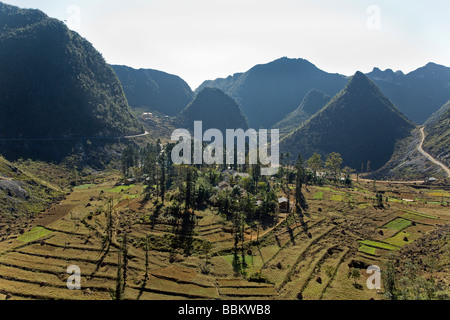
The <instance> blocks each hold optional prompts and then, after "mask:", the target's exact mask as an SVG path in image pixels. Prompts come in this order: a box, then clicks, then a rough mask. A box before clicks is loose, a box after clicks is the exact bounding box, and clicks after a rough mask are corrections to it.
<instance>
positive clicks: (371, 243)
mask: <svg viewBox="0 0 450 320" xmlns="http://www.w3.org/2000/svg"><path fill="white" fill-rule="evenodd" d="M359 243H360V244H363V245H366V246H369V247H374V248H380V249H386V250H398V249H399V248H398V247H396V246H395V245H392V244H389V243H384V242H380V241H373V240H363V241H360V242H359Z"/></svg>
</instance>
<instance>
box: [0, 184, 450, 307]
mask: <svg viewBox="0 0 450 320" xmlns="http://www.w3.org/2000/svg"><path fill="white" fill-rule="evenodd" d="M116 178H117V177H111V179H109V180H108V179H106V180H104V181H103V182H98V183H97V184H93V183H92V184H86V185H81V186H78V187H75V188H74V190H73V192H71V193H69V194H67V195H66V196H65V199H64V200H62V201H60V202H59V203H57V204H55V205H54V206H53V207H52V208H50V209H48V210H47V211H46V212H44V213H42V214H41V215H40V216H39V217H37V218H36V219H35V220H34V222H33V226H32V227H31V228H29V229H28V230H26V232H24V233H23V234H17V235H14V236H10V237H8V238H5V239H3V241H1V242H0V299H4V298H8V299H112V298H114V294H115V293H114V292H115V287H116V279H117V269H118V267H119V263H118V261H119V260H118V254H119V249H120V244H119V240H118V239H119V237H120V234H121V233H122V232H124V231H125V230H126V231H127V232H128V238H129V243H130V244H131V245H130V247H129V251H128V257H129V260H128V268H127V270H128V271H127V281H126V287H125V296H124V298H125V299H140V300H145V299H151V300H159V299H162V300H164V299H283V300H284V299H299V298H301V299H305V300H306V299H372V298H373V299H382V295H381V294H380V292H378V293H377V290H369V289H368V288H367V286H366V280H367V278H368V277H369V276H370V274H368V273H367V272H366V269H367V267H368V266H370V265H377V266H379V267H380V268H381V269H382V270H383V268H384V266H385V262H386V261H387V260H388V258H389V256H390V254H391V253H392V252H395V253H399V254H406V256H408V254H407V253H408V252H410V251H411V252H413V251H414V250H416V249H417V248H416V247H415V246H416V244H417V243H419V242H420V241H419V240H420V239H422V240H421V241H424V240H423V239H425V238H426V237H428V236H429V234H431V233H433V232H439V230H441V229H442V228H445V227H447V228H448V226H449V221H450V210H449V209H448V208H449V207H448V205H449V203H448V201H449V200H450V193H449V190H436V189H433V188H431V187H429V186H428V187H424V186H420V185H419V186H417V185H404V184H402V185H400V184H393V183H391V184H387V183H384V184H381V183H380V184H377V185H376V188H377V191H378V192H382V193H383V195H384V199H385V203H384V208H375V207H374V201H375V199H374V195H375V193H374V190H372V188H373V183H371V182H364V181H360V182H359V183H355V184H354V186H353V187H352V188H344V187H338V186H333V185H331V186H323V187H319V186H308V187H307V189H306V192H305V194H306V198H307V200H308V203H309V206H310V208H309V210H308V211H307V212H306V213H304V215H302V216H298V215H290V216H288V215H287V214H280V217H279V220H278V222H277V223H276V224H274V225H272V226H268V227H267V228H266V229H262V228H261V229H255V228H250V227H249V226H247V227H246V229H245V239H246V243H245V249H244V250H243V251H239V252H238V254H236V255H234V254H233V252H234V251H233V248H234V239H233V235H232V233H231V232H230V230H229V229H230V228H229V224H230V222H228V221H226V220H225V219H224V218H223V217H221V216H220V215H218V214H217V213H216V212H215V209H209V208H207V209H205V210H200V211H196V212H195V216H196V219H195V223H194V225H193V229H187V228H186V226H185V225H184V224H183V223H182V222H181V221H179V220H172V221H168V220H166V219H163V218H161V217H158V216H154V215H153V214H151V213H152V212H155V210H157V209H156V208H155V205H154V203H153V201H152V200H150V201H147V202H146V201H144V200H143V196H142V194H143V186H142V185H140V184H136V185H130V186H120V185H119V186H116V181H117V179H116ZM110 199H113V200H112V201H113V212H114V215H115V216H114V224H115V229H114V230H115V231H114V235H113V238H112V241H111V243H110V245H107V243H106V242H105V236H106V230H107V227H106V225H107V221H108V219H107V214H106V213H105V212H106V211H107V210H106V208H107V206H108V202H109V201H110ZM146 238H148V239H149V249H148V258H147V259H148V263H146V251H145V250H144V248H145V246H144V245H143V244H144V243H145V241H144V239H146ZM418 241H419V242H418ZM207 242H210V243H211V244H212V246H211V248H209V249H206V247H205V245H204V244H205V243H207ZM445 245H446V244H444V247H445ZM173 248H178V249H176V250H173ZM445 248H447V249H446V250H448V245H447V246H446V247H445ZM419 251H420V250H419ZM405 252H406V253H405ZM436 254H437V253H436ZM445 256H447V257H448V251H444V253H443V257H445ZM443 257H441V256H437V257H436V259H444V258H443ZM411 258H414V259H416V260H417V261H415V262H416V263H419V264H420V263H422V262H420V261H422V260H420V261H419V258H417V256H411ZM243 259H244V260H245V263H243ZM420 259H422V257H421V258H420ZM447 259H448V258H447ZM442 261H444V262H445V260H442ZM423 263H424V262H423ZM446 263H447V264H445V263H443V264H442V265H440V266H439V267H438V268H437V269H436V270H435V272H433V273H432V275H433V277H435V279H436V280H437V281H440V282H441V283H442V284H443V285H445V286H447V288H448V286H449V282H450V279H449V278H448V271H449V270H448V261H447V262H446ZM146 264H147V265H148V266H147V267H146ZM71 265H76V266H78V267H80V269H81V290H68V289H67V285H66V281H67V279H68V277H69V274H67V268H68V267H69V266H71ZM355 268H357V269H358V270H360V278H358V279H355V280H353V279H349V277H348V274H349V272H350V271H351V270H353V269H355ZM146 272H148V276H147V277H146ZM430 274H431V273H430ZM252 279H265V282H255V281H251V280H252Z"/></svg>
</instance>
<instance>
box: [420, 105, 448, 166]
mask: <svg viewBox="0 0 450 320" xmlns="http://www.w3.org/2000/svg"><path fill="white" fill-rule="evenodd" d="M425 132H426V137H425V141H424V143H423V147H424V149H425V151H427V152H428V153H429V154H431V155H432V156H433V157H435V158H437V159H438V160H440V161H441V162H443V163H444V164H445V165H446V166H447V167H449V166H450V100H449V101H448V102H447V103H446V104H445V105H443V106H442V107H441V108H440V109H439V110H438V111H437V112H436V113H435V114H433V116H432V117H431V118H430V119H429V120H428V121H427V122H426V123H425Z"/></svg>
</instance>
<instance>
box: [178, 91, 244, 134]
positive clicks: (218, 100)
mask: <svg viewBox="0 0 450 320" xmlns="http://www.w3.org/2000/svg"><path fill="white" fill-rule="evenodd" d="M180 118H181V121H182V122H183V124H184V126H185V127H186V128H188V129H191V130H192V129H193V128H194V121H203V130H204V131H205V130H207V129H211V128H214V129H219V130H220V131H222V132H223V133H225V130H226V129H243V130H247V129H248V122H247V119H246V118H245V116H244V114H243V113H242V111H241V109H240V108H239V105H238V104H237V103H236V101H235V100H234V99H232V98H231V97H229V96H228V95H226V94H225V93H224V92H223V91H221V90H219V89H215V88H204V89H203V90H202V91H200V92H199V93H198V94H197V96H196V97H195V98H194V100H193V101H192V102H191V103H190V104H189V105H188V106H187V107H186V108H185V109H184V110H183V111H182V112H181V113H180Z"/></svg>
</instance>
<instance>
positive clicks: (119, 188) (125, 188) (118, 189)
mask: <svg viewBox="0 0 450 320" xmlns="http://www.w3.org/2000/svg"><path fill="white" fill-rule="evenodd" d="M134 186H135V185H134V184H130V185H129V186H117V187H114V188H111V189H105V191H107V192H113V193H120V192H125V191H128V190H130V189H131V188H133V187H134Z"/></svg>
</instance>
